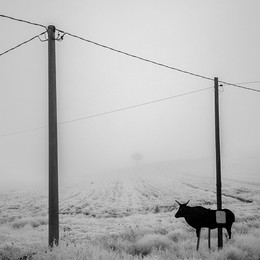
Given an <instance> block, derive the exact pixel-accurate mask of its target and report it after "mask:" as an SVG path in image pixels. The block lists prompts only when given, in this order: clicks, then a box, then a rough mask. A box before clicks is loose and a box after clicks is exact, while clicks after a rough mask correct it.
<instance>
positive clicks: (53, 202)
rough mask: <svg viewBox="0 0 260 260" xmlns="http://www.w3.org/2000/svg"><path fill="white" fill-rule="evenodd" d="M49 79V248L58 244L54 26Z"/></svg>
mask: <svg viewBox="0 0 260 260" xmlns="http://www.w3.org/2000/svg"><path fill="white" fill-rule="evenodd" d="M48 77H49V246H50V247H53V245H58V243H59V190H58V188H59V187H58V138H57V102H56V60H55V26H53V25H50V26H48Z"/></svg>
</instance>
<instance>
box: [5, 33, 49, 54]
mask: <svg viewBox="0 0 260 260" xmlns="http://www.w3.org/2000/svg"><path fill="white" fill-rule="evenodd" d="M45 33H46V32H42V33H40V34H37V35H35V36H34V37H32V38H30V39H29V40H27V41H24V42H22V43H20V44H18V45H16V46H15V47H12V48H10V49H8V50H6V51H4V52H2V53H0V56H3V55H4V54H6V53H8V52H10V51H13V50H15V49H17V48H19V47H21V46H22V45H24V44H26V43H28V42H30V41H32V40H34V39H36V38H39V37H40V36H41V35H43V34H45Z"/></svg>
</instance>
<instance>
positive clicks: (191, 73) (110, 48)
mask: <svg viewBox="0 0 260 260" xmlns="http://www.w3.org/2000/svg"><path fill="white" fill-rule="evenodd" d="M0 17H3V18H7V19H11V20H14V21H17V22H23V23H27V24H30V25H35V26H40V27H43V28H45V29H46V31H47V27H46V26H45V25H43V24H39V23H35V22H30V21H27V20H23V19H18V18H15V17H11V16H8V15H3V14H0ZM57 31H59V32H61V33H63V35H62V36H61V37H60V39H59V40H63V38H64V36H65V35H66V34H67V35H69V36H71V37H74V38H77V39H79V40H82V41H85V42H88V43H91V44H94V45H97V46H99V47H102V48H106V49H108V50H111V51H114V52H117V53H120V54H123V55H126V56H129V57H132V58H135V59H139V60H142V61H145V62H149V63H152V64H155V65H157V66H161V67H164V68H167V69H171V70H175V71H179V72H181V73H185V74H188V75H191V76H195V77H199V78H202V79H206V80H211V81H214V79H213V78H209V77H206V76H203V75H200V74H196V73H193V72H190V71H186V70H182V69H178V68H175V67H172V66H169V65H166V64H163V63H160V62H156V61H152V60H150V59H146V58H142V57H140V56H137V55H134V54H131V53H128V52H125V51H121V50H118V49H115V48H112V47H109V46H107V45H104V44H100V43H97V42H94V41H91V40H88V39H86V38H83V37H80V36H77V35H75V34H72V33H69V32H65V31H62V30H59V29H57ZM44 33H45V32H44ZM44 33H42V34H44ZM42 34H40V35H42ZM40 35H37V36H35V37H33V38H31V39H29V40H28V41H25V42H23V43H21V44H19V45H17V46H15V47H13V48H11V49H10V50H7V51H5V52H3V53H1V54H0V56H2V55H4V54H5V53H7V52H9V51H11V50H14V49H16V48H18V47H20V46H21V45H23V44H25V43H27V42H29V41H31V40H33V39H35V38H36V37H39V36H40ZM57 40H58V39H57ZM219 82H220V83H223V84H225V85H229V86H234V87H237V88H242V89H246V90H250V91H255V92H260V90H258V89H254V88H248V87H244V86H240V85H239V84H252V83H259V82H260V81H252V82H245V83H237V84H233V83H228V82H225V81H219Z"/></svg>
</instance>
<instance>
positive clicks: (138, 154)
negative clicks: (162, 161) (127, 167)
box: [131, 153, 144, 164]
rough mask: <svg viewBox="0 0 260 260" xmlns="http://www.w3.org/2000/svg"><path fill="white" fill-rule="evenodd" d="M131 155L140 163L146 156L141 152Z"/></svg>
mask: <svg viewBox="0 0 260 260" xmlns="http://www.w3.org/2000/svg"><path fill="white" fill-rule="evenodd" d="M131 157H132V159H133V160H134V161H135V162H136V164H138V163H139V162H140V161H142V160H143V158H144V156H143V155H142V154H140V153H133V154H132V156H131Z"/></svg>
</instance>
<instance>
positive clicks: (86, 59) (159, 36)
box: [0, 0, 260, 185]
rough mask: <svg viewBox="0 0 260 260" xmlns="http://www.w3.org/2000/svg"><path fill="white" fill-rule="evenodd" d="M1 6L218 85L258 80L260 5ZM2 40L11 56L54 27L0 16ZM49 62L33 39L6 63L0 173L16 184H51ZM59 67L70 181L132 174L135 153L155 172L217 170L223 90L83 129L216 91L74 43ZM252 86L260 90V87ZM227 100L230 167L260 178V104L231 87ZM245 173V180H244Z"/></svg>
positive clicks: (63, 149) (62, 49)
mask: <svg viewBox="0 0 260 260" xmlns="http://www.w3.org/2000/svg"><path fill="white" fill-rule="evenodd" d="M0 6H1V14H4V15H9V16H12V17H16V18H20V19H25V20H29V21H32V22H35V23H39V24H43V25H46V26H48V25H55V26H56V28H58V29H60V30H63V31H66V32H70V33H72V34H75V35H78V36H81V37H83V38H86V39H89V40H93V41H95V42H98V43H100V44H104V45H107V46H110V47H113V48H116V49H119V50H122V51H125V52H128V53H131V54H134V55H139V56H141V57H144V58H147V59H151V60H154V61H157V62H160V63H163V64H166V65H169V66H172V67H175V68H178V69H182V70H186V71H190V72H193V73H197V74H199V75H203V76H206V77H210V78H212V79H213V78H214V77H218V78H219V80H222V81H227V82H231V83H242V82H254V81H260V74H259V68H260V51H259V46H260V26H259V25H260V16H259V10H260V2H259V1H258V0H251V1H246V0H228V1H226V0H225V1H224V0H219V1H213V0H203V1H202V0H199V1H191V0H190V1H181V0H179V1H177V0H168V1H166V0H163V1H155V0H149V1H148V0H126V1H122V0H110V1H105V0H84V1H83V0H77V1H68V0H59V1H58V0H54V1H50V0H48V1H35V0H27V1H20V0H12V1H10V0H1V4H0ZM0 30H1V41H0V53H2V52H4V51H5V50H7V49H9V48H11V47H13V46H16V45H17V44H19V43H21V42H24V41H25V40H28V39H30V38H31V37H33V36H35V35H37V34H39V33H41V32H43V31H44V28H41V27H38V26H33V25H29V24H25V23H20V22H16V21H12V20H9V19H5V18H1V17H0ZM42 39H44V36H43V37H42ZM47 54H48V45H47V42H41V41H40V40H38V39H35V40H33V41H31V42H30V43H27V44H26V45H23V46H21V47H19V48H17V49H15V50H13V51H12V52H9V53H7V54H5V55H3V56H1V57H0V70H1V85H0V88H1V95H0V110H1V119H0V120H1V124H0V135H1V136H0V172H1V183H6V185H9V184H10V183H11V182H13V181H14V180H15V181H17V182H24V183H28V180H32V181H34V180H41V181H44V182H46V181H47V176H48V156H47V155H48V146H47V141H48V135H47V127H46V126H47V120H48V118H47V111H48V107H47V87H48V85H47V84H48V73H47V72H48V68H47ZM56 60H57V64H56V66H57V91H58V121H59V123H60V124H59V127H58V128H59V129H58V134H59V169H60V173H59V174H60V178H67V177H71V178H72V177H73V176H77V175H87V174H92V173H96V172H100V171H105V170H110V169H113V168H119V167H129V166H132V165H134V162H133V160H132V159H131V155H132V154H133V153H135V152H138V153H141V154H143V155H144V160H143V161H144V162H147V163H150V162H157V161H164V160H178V159H190V158H208V160H209V161H210V162H211V163H212V164H214V156H215V155H214V152H215V150H214V149H215V148H214V103H213V101H214V92H213V89H208V90H205V91H201V92H197V93H194V94H190V95H186V96H180V97H176V98H173V99H169V100H165V101H163V102H158V103H153V104H150V105H147V106H142V107H136V108H133V109H129V110H124V111H120V112H117V113H111V114H106V115H103V116H97V117H93V118H89V119H82V118H84V117H88V116H92V115H97V114H100V113H104V112H108V111H113V110H117V109H121V108H125V107H129V106H134V105H138V104H142V103H146V102H149V101H153V100H158V99H163V98H167V97H172V96H175V95H180V94H183V93H188V92H192V91H196V90H200V89H205V88H210V87H213V86H214V82H213V81H210V80H205V79H202V78H198V77H194V76H191V75H188V74H183V73H180V72H178V71H174V70H170V69H167V68H163V67H159V66H156V65H154V64H150V63H146V62H144V61H140V60H137V59H134V58H131V57H127V56H124V55H121V54H119V53H115V52H112V51H110V50H108V49H104V48H101V47H98V46H95V45H93V44H90V43H87V42H84V41H81V40H79V39H76V38H72V37H70V36H69V35H65V36H64V40H63V41H61V42H56ZM243 86H245V87H250V88H254V89H258V90H260V82H259V83H255V84H253V83H251V84H249V83H248V84H243ZM222 90H224V91H223V92H220V117H221V120H220V122H221V147H222V160H223V165H224V166H225V163H226V164H227V163H228V162H230V164H229V167H231V168H232V165H235V166H236V167H237V169H238V168H239V169H240V171H239V174H244V175H245V174H247V173H248V172H251V173H252V172H253V173H254V174H258V173H259V166H260V164H259V162H258V161H259V157H260V135H259V133H260V116H259V112H260V93H259V92H253V91H249V90H245V89H241V88H236V87H232V86H224V88H223V89H222ZM75 119H81V120H77V121H75ZM68 121H70V122H68ZM64 122H67V123H64ZM39 127H43V128H40V129H35V128H39ZM31 129H34V130H31ZM24 130H26V131H24ZM27 130H31V131H27ZM23 131H24V132H23ZM15 132H20V133H16V134H12V133H15ZM7 134H10V135H7ZM241 163H244V167H247V168H246V169H247V170H242V171H241V167H242V166H241V167H240V166H239V164H241ZM230 165H231V166H230ZM251 166H252V168H250V167H251ZM231 168H230V169H231ZM234 169H235V168H233V170H234ZM231 170H232V169H231ZM224 174H226V176H228V172H224Z"/></svg>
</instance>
